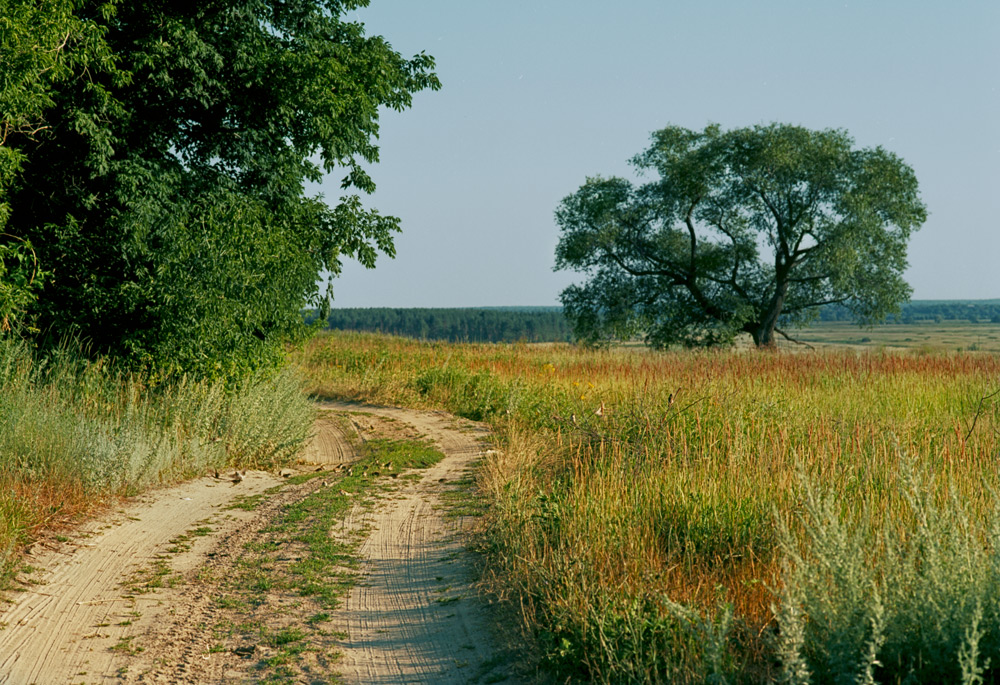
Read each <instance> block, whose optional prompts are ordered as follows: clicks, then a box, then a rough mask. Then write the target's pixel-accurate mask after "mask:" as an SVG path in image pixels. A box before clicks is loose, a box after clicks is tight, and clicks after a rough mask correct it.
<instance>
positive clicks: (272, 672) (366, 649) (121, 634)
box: [0, 404, 505, 685]
mask: <svg viewBox="0 0 1000 685" xmlns="http://www.w3.org/2000/svg"><path fill="white" fill-rule="evenodd" d="M417 435H422V436H426V437H427V438H429V439H430V440H432V441H433V442H434V443H435V444H436V445H437V447H438V449H440V450H441V451H442V452H443V453H444V455H445V457H444V459H442V460H441V461H440V462H439V463H438V464H437V465H435V466H433V467H431V468H430V469H427V470H423V471H415V472H414V475H412V476H409V477H407V474H403V477H400V478H398V479H397V478H393V480H392V481H391V487H389V486H385V485H380V488H381V489H382V492H383V494H382V495H381V496H379V497H376V498H375V499H374V500H371V499H369V500H367V503H366V501H364V500H361V499H358V500H357V501H356V503H355V504H354V506H353V507H352V508H350V509H349V511H348V513H347V515H346V517H344V518H343V519H342V520H340V521H339V522H338V523H337V524H336V525H335V526H333V527H332V529H331V530H330V531H329V535H330V536H331V537H332V538H337V537H338V536H340V537H345V536H347V537H350V536H355V537H357V536H358V535H359V531H361V532H363V533H364V534H365V536H366V537H364V541H363V542H362V543H361V545H360V548H358V549H357V552H356V563H355V564H354V566H355V569H354V570H353V571H352V570H349V569H345V570H343V572H344V574H345V576H346V575H347V574H350V575H356V582H355V583H354V584H353V587H352V588H351V589H350V591H349V593H348V594H347V595H346V596H345V597H343V598H342V601H341V602H340V606H339V608H337V609H336V610H333V611H330V612H322V611H317V610H316V607H315V606H313V605H312V604H310V602H311V601H313V600H310V599H309V598H308V597H305V598H304V597H303V596H302V594H303V593H301V592H298V591H297V590H296V588H294V587H290V586H289V587H285V586H282V585H281V583H276V582H272V584H271V585H270V586H262V587H264V589H263V590H262V591H261V592H259V593H258V594H257V595H254V597H257V598H258V599H255V600H254V601H253V602H251V604H252V606H249V607H248V606H247V602H243V603H242V605H240V603H239V602H237V600H235V599H230V596H231V595H229V594H226V593H227V592H229V591H231V589H232V584H233V579H234V578H237V577H239V578H244V577H250V576H247V575H246V574H247V572H248V571H247V569H248V568H250V569H251V570H257V569H255V568H253V567H254V565H255V564H257V565H260V566H262V567H266V568H270V567H271V566H274V567H281V565H282V564H284V565H285V566H288V565H290V564H295V563H304V562H303V554H304V553H303V552H302V550H301V545H298V546H297V545H296V544H295V543H293V542H291V541H289V542H288V544H287V545H284V546H283V545H281V544H276V543H275V540H276V539H277V538H276V537H275V536H276V533H275V532H274V530H275V521H277V520H278V519H279V518H280V517H281V516H282V515H284V514H282V512H286V511H287V508H288V507H289V506H290V505H293V504H294V503H296V502H300V501H303V500H304V499H305V498H307V497H309V496H310V494H311V493H315V492H316V491H317V490H319V489H321V488H330V489H331V490H329V492H332V488H336V487H337V480H336V478H337V477H338V476H337V474H338V471H336V470H335V469H336V468H338V467H337V465H338V464H342V463H349V462H351V461H353V460H354V459H355V458H356V457H357V454H358V447H359V445H360V444H362V443H364V441H366V440H370V439H373V438H386V437H387V438H394V437H400V436H403V437H415V436H417ZM484 435H485V429H484V428H483V427H482V426H479V425H476V424H472V423H471V422H466V421H460V420H457V419H455V418H454V417H451V416H448V415H446V414H441V413H434V412H419V411H412V410H402V409H392V408H381V407H368V406H361V405H346V404H325V405H323V406H322V411H321V416H320V419H319V420H318V422H317V435H316V437H315V438H314V440H313V442H312V444H311V445H310V446H309V448H308V449H307V450H306V451H305V456H304V461H308V462H310V464H304V465H302V466H301V467H300V468H301V469H302V470H303V471H305V472H309V473H311V472H314V471H316V469H321V470H322V471H323V473H322V474H320V476H318V477H315V478H311V479H305V478H293V479H291V480H292V481H293V482H285V481H283V480H282V478H281V477H279V476H277V475H274V474H267V473H254V472H250V473H247V474H246V475H245V477H243V478H242V479H241V478H231V474H224V475H225V477H224V478H221V479H216V478H202V479H199V480H196V481H193V482H190V483H186V484H183V485H181V486H178V487H174V488H169V489H163V490H160V491H157V492H155V493H152V494H150V495H148V496H145V497H142V498H138V499H136V500H135V501H133V502H131V503H130V504H129V505H128V506H126V507H125V508H123V509H122V510H120V511H117V512H114V513H113V514H111V515H109V516H106V517H103V518H102V519H101V520H97V521H93V522H91V523H89V524H87V525H86V526H84V527H82V528H81V529H80V530H79V531H77V532H76V533H74V534H73V535H72V536H71V539H70V540H68V541H66V542H63V543H58V544H55V543H51V544H50V546H49V547H47V548H42V547H40V546H39V547H38V549H37V550H35V551H33V552H32V554H31V555H30V557H29V561H30V563H31V565H32V566H33V567H34V568H35V569H36V570H35V571H34V572H33V573H31V574H30V575H29V576H28V578H29V580H30V583H31V584H29V585H27V586H26V587H25V589H24V591H23V592H20V593H12V594H11V596H10V598H9V599H10V601H11V603H10V604H8V605H7V606H6V607H3V608H0V625H2V626H3V629H2V630H0V684H9V685H27V684H29V683H38V685H48V684H50V683H151V682H155V683H230V682H232V683H236V682H258V681H260V680H262V679H264V678H269V679H270V680H269V681H277V682H330V681H331V679H332V678H334V677H340V678H342V679H343V680H344V681H346V682H349V683H423V682H426V683H459V682H461V683H465V682H477V681H488V682H503V681H504V678H505V673H504V670H503V669H504V666H503V664H502V658H500V657H499V656H498V654H497V652H496V650H495V649H494V648H493V645H494V644H495V640H494V639H493V638H492V637H491V635H490V632H489V625H488V614H487V611H486V609H485V608H484V606H483V604H482V602H481V600H480V598H479V597H478V596H477V593H476V591H475V589H474V587H473V585H472V567H471V561H470V558H469V555H468V553H467V552H466V550H465V548H464V542H463V537H462V533H463V527H464V526H466V525H467V520H466V519H465V518H463V517H461V516H454V515H449V512H448V508H447V507H446V506H444V505H445V502H444V500H443V499H442V494H443V493H445V492H448V491H450V490H453V489H454V488H455V484H456V482H462V481H463V480H466V479H467V477H468V470H469V468H470V465H471V464H472V463H473V462H474V461H475V460H476V459H477V457H478V455H479V454H480V453H481V450H482V449H484V447H483V445H482V443H481V439H482V438H483V437H484ZM316 464H318V465H319V466H315V465H316ZM339 468H343V467H339ZM327 471H329V472H327ZM344 472H345V471H343V470H342V471H339V473H344ZM286 475H287V474H286ZM366 475H367V473H366ZM375 475H377V474H375ZM394 475H397V474H394ZM383 480H384V481H386V482H389V481H388V479H383ZM379 482H380V483H381V482H382V481H379ZM344 494H345V495H346V494H347V493H344ZM248 502H249V503H252V506H242V507H237V508H234V507H233V505H234V504H237V505H238V504H240V503H244V504H246V503H248ZM261 549H265V550H266V556H251V555H250V552H249V551H248V550H257V552H259V551H260V550H261ZM261 560H263V561H261ZM241 573H242V574H244V575H242V576H241V575H239V574H241ZM254 577H257V576H254ZM262 578H263V579H264V580H267V578H268V577H262ZM262 582H263V581H262ZM227 583H228V584H227ZM227 588H228V589H227ZM317 606H318V605H317ZM247 617H251V618H252V619H253V620H250V619H248V618H247ZM223 628H225V629H223ZM289 642H294V643H296V644H299V645H303V647H302V648H301V649H300V650H298V651H295V650H289V649H288V648H287V643H289ZM289 655H292V656H293V657H294V660H293V662H292V663H288V659H289V658H291V657H289ZM279 657H281V658H280V659H279Z"/></svg>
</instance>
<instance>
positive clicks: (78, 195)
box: [0, 0, 439, 375]
mask: <svg viewBox="0 0 1000 685" xmlns="http://www.w3.org/2000/svg"><path fill="white" fill-rule="evenodd" d="M3 1H4V0H0V2H3ZM49 1H53V2H54V0H49ZM8 2H17V0H8ZM21 4H25V5H29V4H38V3H37V2H36V3H25V2H22V3H21ZM62 4H63V5H65V6H69V7H72V8H73V10H72V11H73V18H74V20H76V21H77V22H83V25H84V26H85V27H90V28H88V30H90V31H91V33H94V32H95V31H96V33H94V35H96V36H97V37H99V38H100V46H101V49H102V50H104V47H105V46H106V50H104V52H101V53H100V57H101V61H99V62H95V61H94V60H91V62H90V63H73V62H68V63H67V64H66V69H67V70H69V71H70V72H71V73H70V74H69V77H65V75H64V76H63V77H61V78H59V79H57V80H54V79H51V78H47V77H44V76H43V77H42V78H41V79H40V80H39V81H38V82H37V83H36V84H35V87H36V90H37V91H38V92H39V93H42V94H43V95H44V98H43V99H41V100H39V102H41V103H42V104H44V111H43V112H41V114H39V112H38V111H35V110H32V111H31V112H30V114H31V116H32V122H38V124H39V125H37V126H33V127H27V126H19V127H14V128H13V129H11V133H10V134H9V135H8V136H7V139H6V140H5V141H3V145H4V146H5V147H6V148H7V149H8V150H10V151H11V153H10V154H11V155H13V156H14V157H16V161H17V168H16V169H14V167H11V168H12V169H14V172H15V173H13V175H11V176H9V177H8V180H9V183H7V184H6V196H5V197H4V198H0V200H4V199H5V200H6V202H7V206H8V207H9V218H8V224H7V227H6V229H4V230H6V231H7V232H8V233H10V234H11V235H16V236H17V237H18V238H20V239H25V240H30V242H31V244H32V245H33V246H34V249H35V250H36V252H37V255H38V258H39V261H40V263H41V265H42V268H43V269H45V270H46V271H48V272H50V273H51V276H50V277H49V278H48V279H47V280H46V283H45V285H44V287H43V289H42V291H41V293H40V296H39V300H38V303H37V305H36V306H35V307H34V315H35V317H36V321H37V325H38V326H39V328H41V329H42V330H43V331H49V332H51V333H54V334H64V333H67V332H69V333H74V334H75V335H77V336H79V337H80V338H82V339H83V340H84V341H85V342H87V343H88V344H89V345H90V346H91V347H92V349H94V350H95V351H97V352H101V353H111V354H114V355H116V356H119V357H123V358H126V359H130V360H132V361H133V362H135V363H138V364H142V365H150V366H152V367H155V368H157V369H159V370H161V371H163V372H164V373H171V372H181V371H184V372H188V371H193V372H196V373H199V374H205V375H220V374H221V375H232V374H235V373H240V372H241V369H245V368H248V367H253V366H257V365H260V364H261V363H268V361H269V360H274V359H275V358H276V356H279V355H280V350H281V348H282V343H283V342H285V341H287V340H289V339H290V338H294V337H295V336H296V335H298V334H299V332H300V331H301V330H302V326H303V324H302V315H301V310H302V308H303V307H304V306H307V305H314V306H315V305H318V304H321V303H322V302H323V300H324V297H323V294H322V293H320V292H319V291H318V289H317V278H318V275H319V274H320V273H321V272H322V271H324V270H325V271H330V272H333V273H337V272H338V271H339V268H340V263H341V259H342V258H343V257H345V256H349V257H353V258H356V259H358V260H359V261H361V262H362V263H363V264H365V265H367V266H372V265H373V264H374V261H375V258H376V255H377V254H378V253H379V252H381V253H386V254H389V255H392V254H393V240H392V236H393V233H394V232H395V231H397V230H398V224H399V221H398V219H396V218H394V217H389V216H383V215H381V214H379V213H378V212H377V211H375V210H372V209H367V208H365V207H363V205H362V202H361V198H360V196H359V193H370V192H372V191H373V190H374V183H373V181H372V179H371V178H370V177H369V175H368V173H367V172H366V171H365V168H364V166H363V164H366V163H371V162H375V161H377V159H378V155H379V149H378V147H377V145H376V143H375V140H376V137H377V134H378V120H379V111H380V109H381V108H386V107H388V108H393V109H396V110H401V109H404V108H406V107H408V106H409V105H410V104H411V100H412V96H413V94H414V93H416V92H417V91H420V90H422V89H424V88H435V89H436V88H437V87H439V82H438V80H437V77H436V76H435V75H434V73H433V66H434V65H433V60H432V59H431V58H430V57H429V56H427V55H424V54H420V55H417V56H415V57H413V58H409V59H407V58H404V57H402V56H401V55H399V54H398V53H397V52H395V51H394V50H393V49H392V47H391V46H390V45H389V44H388V43H387V42H386V41H385V40H384V39H383V38H381V37H379V36H369V35H366V33H365V29H364V26H363V25H361V24H360V23H358V22H357V21H355V20H352V19H351V18H350V15H349V12H351V11H352V10H355V9H357V8H359V7H363V6H365V5H367V4H368V3H367V0H251V1H249V2H248V1H245V0H243V1H237V0H206V1H205V2H192V3H187V2H171V1H170V0H138V1H135V2H117V1H116V0H111V1H110V2H99V1H98V2H95V1H94V0H82V1H79V2H73V3H62ZM78 33H80V32H79V31H78ZM81 35H87V34H81ZM108 55H110V57H108ZM64 71H65V70H64ZM46 73H47V72H46ZM7 104H8V103H7V102H6V101H4V102H0V105H3V106H4V107H6V106H7ZM29 128H30V130H29ZM0 152H2V151H0ZM14 157H12V159H13V158H14ZM2 161H3V158H2V157H0V162H2ZM0 171H2V169H0ZM328 172H332V173H336V174H338V175H339V176H340V177H341V178H342V179H343V182H342V193H341V196H340V197H338V198H333V199H332V202H328V201H326V200H324V199H323V198H322V197H318V196H310V195H309V194H308V193H307V192H306V184H307V183H309V182H315V181H319V180H320V179H321V178H322V176H323V174H324V173H328ZM0 180H3V179H2V178H0Z"/></svg>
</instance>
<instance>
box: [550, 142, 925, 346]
mask: <svg viewBox="0 0 1000 685" xmlns="http://www.w3.org/2000/svg"><path fill="white" fill-rule="evenodd" d="M632 164H633V165H634V166H635V167H636V168H637V169H638V170H639V171H640V172H641V173H648V172H655V174H656V175H657V178H656V179H655V180H651V181H650V182H648V183H645V184H643V185H639V186H635V185H633V184H632V183H630V182H629V181H627V180H625V179H621V178H600V177H597V178H589V179H588V180H587V182H586V183H585V184H584V185H583V186H582V187H581V188H580V189H579V190H578V191H577V192H576V193H574V194H573V195H570V196H569V197H567V198H565V199H564V200H563V201H562V203H561V204H560V205H559V207H558V209H557V210H556V221H557V223H558V224H559V226H560V229H561V236H560V240H559V244H558V246H557V248H556V268H557V269H573V270H576V271H580V272H582V273H584V274H586V275H587V277H588V279H587V281H586V282H585V283H584V284H582V285H573V286H570V287H569V288H567V289H566V290H564V291H563V293H562V302H563V306H564V307H565V311H566V314H567V316H568V317H569V319H570V321H571V322H572V323H573V326H574V328H575V331H576V334H577V336H578V337H579V338H580V339H582V340H586V341H590V342H599V341H602V340H607V339H610V338H631V337H636V336H643V337H645V339H646V340H647V342H649V343H650V344H651V345H653V346H658V347H662V346H666V345H670V344H684V345H689V346H694V345H714V344H724V343H730V342H732V341H733V339H734V338H735V336H736V335H738V334H740V333H749V334H750V336H752V338H753V341H754V343H755V344H756V345H757V346H759V347H765V346H770V345H773V344H774V342H775V334H776V333H778V334H781V335H786V337H787V333H786V329H787V328H788V327H792V326H796V325H802V324H805V323H807V322H808V321H810V320H812V319H813V318H814V317H815V315H816V313H817V309H818V308H819V307H821V306H823V305H825V304H842V305H845V306H846V307H848V308H850V309H851V310H852V311H853V313H854V314H855V316H856V317H857V318H858V320H859V321H861V322H864V323H871V322H876V321H878V320H880V319H882V318H883V317H884V316H885V315H886V314H887V313H889V312H891V311H894V310H895V309H896V308H897V307H898V305H899V303H901V302H902V301H904V300H906V299H907V297H908V296H909V292H910V288H909V286H908V285H907V284H906V282H905V281H904V280H903V278H902V273H903V270H904V269H905V268H906V265H907V262H906V247H907V242H908V240H909V238H910V234H911V233H912V232H913V231H915V230H917V229H918V228H919V227H920V225H921V224H922V223H923V221H924V220H925V218H926V210H925V208H924V205H923V204H922V202H921V201H920V197H919V194H918V188H917V179H916V177H915V175H914V173H913V170H912V169H911V168H910V167H909V166H907V165H906V164H905V163H904V162H903V161H902V160H901V159H900V158H899V157H897V156H896V155H894V154H892V153H891V152H888V151H886V150H884V149H882V148H880V147H877V148H874V149H872V148H863V149H856V148H854V147H853V140H852V139H851V137H850V136H849V135H848V134H847V133H846V132H844V131H840V130H824V131H812V130H809V129H805V128H802V127H799V126H790V125H783V124H771V125H769V126H754V127H750V128H742V129H736V130H732V131H723V130H721V129H720V128H719V127H718V126H714V125H713V126H709V127H707V128H706V129H705V130H704V131H701V132H698V131H690V130H687V129H684V128H680V127H675V126H672V127H668V128H665V129H663V130H661V131H657V132H656V133H654V134H653V144H652V145H651V146H650V148H649V149H648V150H646V151H645V152H643V153H642V154H639V155H637V156H636V157H635V158H634V159H633V160H632Z"/></svg>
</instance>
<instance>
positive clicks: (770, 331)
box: [750, 281, 788, 349]
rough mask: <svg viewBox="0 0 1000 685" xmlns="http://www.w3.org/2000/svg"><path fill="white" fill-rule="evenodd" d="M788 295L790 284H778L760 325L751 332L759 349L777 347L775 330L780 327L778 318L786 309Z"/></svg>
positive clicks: (785, 282)
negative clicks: (786, 296)
mask: <svg viewBox="0 0 1000 685" xmlns="http://www.w3.org/2000/svg"><path fill="white" fill-rule="evenodd" d="M787 294H788V282H787V281H783V282H780V283H778V287H777V288H776V289H775V291H774V296H773V297H772V298H771V301H770V302H769V303H768V305H767V309H766V310H765V311H764V315H763V316H762V317H761V318H760V321H759V322H758V323H756V324H754V328H755V330H753V331H751V332H750V335H752V336H753V342H754V345H756V346H757V348H758V349H761V348H774V347H776V346H777V342H776V340H775V338H774V329H775V328H777V326H778V317H779V316H781V310H782V309H784V307H785V295H787Z"/></svg>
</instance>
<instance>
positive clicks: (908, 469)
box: [774, 459, 1000, 684]
mask: <svg viewBox="0 0 1000 685" xmlns="http://www.w3.org/2000/svg"><path fill="white" fill-rule="evenodd" d="M901 462H902V463H901V466H900V468H901V471H902V473H901V477H900V482H901V483H902V484H903V486H902V487H903V488H904V491H903V492H902V493H900V494H901V495H902V497H901V498H900V500H901V504H900V505H899V507H898V508H897V509H894V510H893V514H892V515H891V517H889V516H886V517H883V518H882V521H883V522H882V523H876V519H877V517H875V516H873V515H872V511H871V510H870V509H869V508H868V507H864V508H862V509H861V510H856V511H849V510H847V509H846V507H845V506H844V505H843V503H842V502H841V501H840V500H839V499H838V498H837V497H836V496H834V495H832V494H820V493H819V492H818V491H817V489H816V488H815V487H814V486H810V485H806V486H805V487H804V494H803V504H802V507H801V509H800V511H798V513H797V514H795V515H794V516H793V517H792V520H791V521H788V522H781V524H780V526H779V528H780V549H781V552H782V554H783V567H782V579H781V584H780V587H779V588H778V590H777V595H778V604H777V606H776V607H775V608H774V612H775V616H776V620H777V625H778V638H777V649H776V651H777V654H778V657H779V659H780V660H781V662H782V667H783V680H784V682H787V683H836V684H841V683H875V682H885V683H929V682H940V683H945V682H947V683H980V682H984V680H986V681H990V680H992V679H993V678H995V674H994V673H993V671H991V666H995V665H1000V515H998V514H997V513H996V512H995V513H994V514H993V516H992V520H991V521H986V522H982V521H980V522H977V523H978V524H979V525H974V522H973V519H972V517H971V516H970V513H969V506H968V504H967V503H966V502H965V501H963V499H962V498H961V497H960V496H959V495H958V494H957V493H956V492H955V491H954V490H948V491H946V492H944V493H942V492H940V491H939V489H937V488H936V487H935V485H934V482H933V479H932V478H931V477H930V476H928V475H926V474H921V473H919V472H917V471H916V470H915V469H914V468H913V467H912V466H911V465H910V464H908V463H906V460H905V459H904V460H901ZM886 520H888V522H886Z"/></svg>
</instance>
